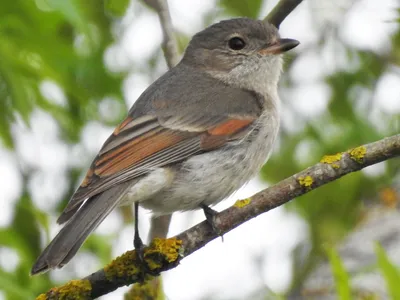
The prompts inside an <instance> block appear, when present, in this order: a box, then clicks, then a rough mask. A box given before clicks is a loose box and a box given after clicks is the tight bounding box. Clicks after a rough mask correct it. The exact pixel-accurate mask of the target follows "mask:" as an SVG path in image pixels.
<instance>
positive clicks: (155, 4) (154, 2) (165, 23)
mask: <svg viewBox="0 0 400 300" xmlns="http://www.w3.org/2000/svg"><path fill="white" fill-rule="evenodd" d="M144 2H145V3H146V4H147V5H149V6H150V7H152V8H153V9H154V10H155V11H156V12H157V14H158V18H159V19H160V24H161V29H162V33H163V44H162V48H163V51H164V56H165V60H166V61H167V65H168V67H169V68H172V67H174V66H175V65H176V64H177V63H178V62H179V53H178V46H177V43H176V39H175V34H174V28H173V26H172V20H171V14H170V12H169V7H168V2H167V0H144Z"/></svg>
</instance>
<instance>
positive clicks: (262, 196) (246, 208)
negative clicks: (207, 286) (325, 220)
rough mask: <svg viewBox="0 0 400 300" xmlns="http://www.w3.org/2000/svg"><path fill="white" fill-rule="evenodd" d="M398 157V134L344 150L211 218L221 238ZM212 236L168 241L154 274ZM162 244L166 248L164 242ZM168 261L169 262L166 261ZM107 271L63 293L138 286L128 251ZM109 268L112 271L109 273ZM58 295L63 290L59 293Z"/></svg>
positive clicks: (203, 226)
mask: <svg viewBox="0 0 400 300" xmlns="http://www.w3.org/2000/svg"><path fill="white" fill-rule="evenodd" d="M399 156H400V134H398V135H394V136H391V137H388V138H385V139H383V140H379V141H377V142H374V143H371V144H367V145H363V146H360V147H357V148H354V149H350V150H348V151H346V152H343V153H338V154H335V155H332V156H325V157H324V158H323V159H322V160H321V162H319V163H317V164H316V165H314V166H312V167H310V168H308V169H306V170H303V171H301V172H300V173H297V174H295V175H293V176H291V177H289V178H287V179H285V180H282V181H281V182H279V183H277V184H276V185H274V186H272V187H269V188H267V189H265V190H263V191H261V192H259V193H257V194H255V195H254V196H252V197H250V198H248V199H245V200H239V201H237V202H236V203H235V204H234V205H233V206H232V207H230V208H228V209H226V210H224V211H222V212H221V213H219V214H218V215H217V217H216V220H215V221H216V224H217V226H218V229H219V230H221V232H222V233H227V232H229V231H231V230H233V229H234V228H236V227H237V226H239V225H241V224H243V223H245V222H247V221H248V220H250V219H252V218H254V217H256V216H259V215H261V214H262V213H265V212H267V211H269V210H271V209H273V208H276V207H278V206H281V205H283V204H285V203H287V202H289V201H290V200H292V199H294V198H296V197H299V196H301V195H304V194H306V193H308V192H310V191H312V190H314V189H316V188H318V187H319V186H322V185H324V184H327V183H329V182H332V181H334V180H337V179H339V178H340V177H342V176H344V175H346V174H349V173H351V172H356V171H359V170H361V169H363V168H365V167H368V166H370V165H373V164H377V163H379V162H382V161H385V160H388V159H390V158H394V157H399ZM217 237H218V236H217V235H216V234H215V232H214V231H213V230H212V229H211V228H210V225H209V224H208V223H207V222H205V221H204V222H202V223H200V224H197V225H195V226H193V227H192V228H190V229H188V230H186V231H185V232H183V233H181V234H179V235H177V236H175V237H174V238H172V239H170V240H166V241H171V243H170V244H171V245H174V246H173V247H172V246H171V247H170V248H166V251H165V253H164V252H159V253H158V254H159V255H160V256H163V255H171V254H175V255H176V256H174V257H176V258H175V259H173V260H168V262H165V260H164V261H163V262H162V263H161V262H159V261H157V263H156V265H155V267H154V270H157V271H160V272H161V271H166V270H169V269H172V268H174V267H176V266H177V265H178V264H179V262H180V260H182V259H183V258H185V257H187V256H188V255H190V254H192V253H193V252H195V251H197V250H198V249H200V248H202V247H204V246H205V245H206V244H207V243H209V242H210V241H212V240H213V239H215V238H217ZM165 244H168V243H167V242H166V243H165ZM177 245H178V246H179V247H177ZM161 248H162V247H158V248H157V247H156V248H154V246H153V248H151V247H150V248H149V249H148V250H147V252H146V251H145V253H151V252H153V254H154V249H161ZM164 249H165V248H164ZM145 255H146V254H145ZM149 256H150V254H149ZM146 257H147V256H146ZM168 257H169V258H170V257H171V256H168ZM149 259H150V258H149ZM109 266H113V268H114V269H113V270H114V272H113V273H110V271H109V269H110V267H109ZM109 266H108V267H106V268H104V269H101V270H99V271H97V272H95V273H93V274H91V275H89V276H88V277H86V278H85V279H83V280H79V281H71V282H70V283H68V284H67V285H66V286H67V287H68V288H71V285H75V286H82V285H84V286H89V287H90V289H89V290H85V292H86V294H85V295H90V296H88V297H90V298H82V299H93V298H97V297H100V296H102V295H104V294H107V293H109V292H110V291H113V290H115V289H117V288H118V287H121V286H124V285H128V284H132V283H135V282H138V281H139V280H140V278H141V277H140V276H141V273H140V270H139V267H138V262H137V259H136V254H135V252H134V251H128V252H127V253H126V254H124V255H123V256H121V257H119V258H117V259H116V260H114V262H112V263H111V264H110V265H109ZM116 266H121V267H116ZM115 269H116V270H117V272H115ZM77 283H80V284H77ZM64 287H65V286H64ZM62 288H63V287H61V289H62ZM59 289H60V288H55V289H52V290H51V291H49V292H48V293H47V294H46V295H42V298H40V299H41V300H45V299H50V295H52V296H53V297H54V295H55V294H57V291H58V290H59ZM63 290H64V291H65V288H64V289H63ZM75 292H76V291H75ZM51 299H58V298H51Z"/></svg>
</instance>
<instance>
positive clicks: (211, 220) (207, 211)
mask: <svg viewBox="0 0 400 300" xmlns="http://www.w3.org/2000/svg"><path fill="white" fill-rule="evenodd" d="M200 207H201V208H202V209H203V212H204V215H205V216H206V220H207V222H208V224H210V226H211V228H212V230H213V231H214V233H215V234H217V235H219V236H220V237H221V238H222V241H224V237H223V234H222V232H221V230H220V229H219V228H218V227H217V225H216V224H215V216H216V215H217V214H218V212H217V211H216V210H214V209H212V208H211V207H209V206H207V205H205V204H200Z"/></svg>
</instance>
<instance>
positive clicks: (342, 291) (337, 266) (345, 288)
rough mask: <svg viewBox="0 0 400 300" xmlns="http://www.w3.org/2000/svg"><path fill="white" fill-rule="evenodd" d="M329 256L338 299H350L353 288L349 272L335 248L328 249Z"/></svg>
mask: <svg viewBox="0 0 400 300" xmlns="http://www.w3.org/2000/svg"><path fill="white" fill-rule="evenodd" d="M327 252H328V258H329V261H330V263H331V268H332V273H333V277H334V279H335V284H336V292H337V295H338V299H340V300H350V299H351V289H350V280H349V274H348V273H347V271H346V269H345V267H344V265H343V262H342V260H341V258H340V256H339V254H338V253H337V251H336V250H335V249H333V248H332V249H328V251H327Z"/></svg>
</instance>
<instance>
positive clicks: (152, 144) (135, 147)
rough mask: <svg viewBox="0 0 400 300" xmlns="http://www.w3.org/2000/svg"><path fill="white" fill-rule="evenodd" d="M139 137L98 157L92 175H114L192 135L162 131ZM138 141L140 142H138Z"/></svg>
mask: <svg viewBox="0 0 400 300" xmlns="http://www.w3.org/2000/svg"><path fill="white" fill-rule="evenodd" d="M151 132H152V131H150V132H148V133H147V134H146V135H147V136H146V135H143V136H141V137H140V138H139V139H134V140H132V141H131V142H130V143H128V144H125V145H124V146H123V147H119V148H116V149H115V150H113V151H110V152H108V153H107V154H106V156H105V157H100V158H99V160H97V161H96V163H95V165H96V168H95V170H94V173H95V174H96V175H97V176H109V175H114V174H116V173H118V172H120V171H122V170H124V169H127V168H129V167H132V166H133V165H135V164H137V163H139V162H141V161H143V160H145V159H146V158H148V157H151V156H152V155H154V154H155V153H157V152H159V151H161V150H163V149H166V148H169V147H171V146H174V145H176V144H177V143H179V142H181V141H183V140H184V139H186V138H188V137H190V136H193V133H188V132H177V131H172V130H167V129H163V130H162V131H160V130H158V129H157V130H156V132H155V134H150V133H151ZM138 140H140V141H138Z"/></svg>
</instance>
